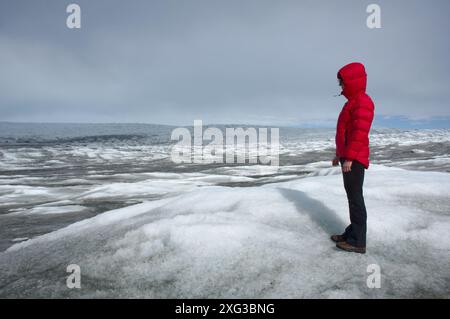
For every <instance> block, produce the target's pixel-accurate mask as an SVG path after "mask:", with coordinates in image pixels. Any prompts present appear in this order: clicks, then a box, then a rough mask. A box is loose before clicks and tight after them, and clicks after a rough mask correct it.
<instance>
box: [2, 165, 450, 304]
mask: <svg viewBox="0 0 450 319" xmlns="http://www.w3.org/2000/svg"><path fill="white" fill-rule="evenodd" d="M333 170H334V172H332V173H328V174H324V176H320V175H322V174H318V175H319V176H311V177H306V178H298V179H296V180H293V181H289V182H282V183H271V184H266V185H264V186H257V187H246V188H230V187H221V186H208V185H206V186H203V187H198V188H194V189H191V190H188V191H186V192H183V193H182V194H179V195H176V196H174V197H170V198H164V199H160V200H154V201H149V202H144V203H141V204H137V205H133V206H129V207H125V208H121V209H117V210H112V211H109V212H106V213H103V214H100V215H97V216H95V217H93V218H91V219H85V220H83V221H80V222H78V223H75V224H72V225H70V226H68V227H65V228H63V229H60V230H58V231H55V232H52V233H49V234H46V235H43V236H40V237H37V238H34V239H31V240H27V241H24V242H21V243H17V244H15V245H13V246H12V247H10V248H9V249H8V250H7V251H6V252H3V253H1V255H0V274H1V275H0V279H1V280H0V282H1V283H0V287H2V288H1V289H0V296H2V297H11V296H28V297H150V298H215V297H217V298H222V297H224V298H312V297H319V298H360V297H368V298H375V297H448V296H449V293H450V290H449V289H450V235H449V230H450V178H449V175H448V173H437V172H417V171H408V170H403V169H399V168H389V167H384V166H381V165H373V166H372V167H371V169H369V170H368V171H367V175H366V184H365V196H366V204H367V208H368V218H369V222H368V251H367V254H366V255H358V254H350V253H345V252H342V251H338V250H337V249H336V248H335V247H334V245H333V244H332V242H331V241H330V240H329V235H330V234H332V233H335V232H340V231H342V229H343V227H345V225H346V223H347V221H348V211H347V209H348V208H347V203H346V200H345V194H344V190H343V187H342V180H341V179H342V176H341V175H340V172H339V169H338V168H334V169H333ZM69 264H78V265H80V267H81V273H82V288H81V289H79V290H69V289H68V288H67V287H66V286H65V280H64V278H65V276H67V273H66V272H65V267H66V266H67V265H69ZM370 264H378V265H379V266H380V267H381V276H382V281H381V288H379V289H370V288H368V287H367V285H366V280H367V276H368V273H367V267H368V265H370Z"/></svg>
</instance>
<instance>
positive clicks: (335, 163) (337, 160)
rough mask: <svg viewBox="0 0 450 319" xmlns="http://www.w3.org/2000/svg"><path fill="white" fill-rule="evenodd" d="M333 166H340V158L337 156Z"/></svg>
mask: <svg viewBox="0 0 450 319" xmlns="http://www.w3.org/2000/svg"><path fill="white" fill-rule="evenodd" d="M331 165H333V166H338V165H339V157H338V156H335V157H334V158H333V160H332V161H331Z"/></svg>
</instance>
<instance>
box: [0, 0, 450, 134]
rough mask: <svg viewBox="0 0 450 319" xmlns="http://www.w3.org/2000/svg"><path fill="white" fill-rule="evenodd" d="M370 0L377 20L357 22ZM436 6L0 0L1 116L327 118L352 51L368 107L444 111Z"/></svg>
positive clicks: (447, 7)
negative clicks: (376, 25) (364, 78)
mask: <svg viewBox="0 0 450 319" xmlns="http://www.w3.org/2000/svg"><path fill="white" fill-rule="evenodd" d="M72 2H73V3H77V4H79V5H80V7H81V29H78V30H74V29H68V28H67V26H66V18H67V16H68V13H66V7H67V5H68V4H70V3H72ZM370 3H377V4H379V5H380V6H381V22H382V28H381V29H369V28H367V26H366V18H367V16H368V15H369V14H368V13H366V7H367V5H368V4H370ZM449 12H450V1H448V0H442V1H439V0H434V1H425V0H421V1H419V0H395V1H392V0H389V1H375V0H371V1H362V0H342V1H336V0H330V1H317V0H316V1H302V0H292V1H288V0H279V1H275V0H270V1H269V0H186V1H179V0H176V1H175V0H147V1H140V0H130V1H125V0H123V1H117V0H72V1H63V0H30V1H23V0H0V121H21V122H26V121H30V122H140V123H159V124H176V125H188V124H192V123H193V120H194V119H202V120H203V121H204V122H205V123H251V124H273V125H303V124H305V123H306V124H312V125H321V124H325V125H326V124H327V123H335V120H336V117H337V115H338V113H339V111H340V109H341V107H342V105H343V103H344V102H345V99H344V98H343V97H333V95H334V94H337V93H338V92H339V90H338V86H337V81H336V72H337V70H338V69H339V68H340V67H341V66H343V65H344V64H346V63H349V62H352V61H360V62H363V63H364V64H365V65H366V68H367V72H368V76H369V80H368V93H369V94H370V95H371V96H372V98H373V100H374V101H375V104H376V113H377V115H378V116H383V117H397V116H402V117H407V118H411V119H415V120H417V119H419V120H420V119H427V118H449V117H450V107H449V101H450V90H449V89H450V59H449V56H450V52H449V49H450V41H449V32H450V18H449Z"/></svg>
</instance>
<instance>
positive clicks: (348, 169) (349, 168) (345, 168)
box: [342, 161, 353, 173]
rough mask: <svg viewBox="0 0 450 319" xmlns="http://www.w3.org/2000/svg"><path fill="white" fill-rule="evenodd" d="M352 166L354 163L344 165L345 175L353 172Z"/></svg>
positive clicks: (347, 162)
mask: <svg viewBox="0 0 450 319" xmlns="http://www.w3.org/2000/svg"><path fill="white" fill-rule="evenodd" d="M352 164H353V161H345V162H344V164H343V165H342V171H343V172H344V173H348V172H350V171H351V170H352Z"/></svg>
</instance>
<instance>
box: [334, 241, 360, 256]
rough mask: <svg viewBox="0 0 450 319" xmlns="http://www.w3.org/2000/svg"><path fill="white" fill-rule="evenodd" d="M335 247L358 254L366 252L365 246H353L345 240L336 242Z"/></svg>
mask: <svg viewBox="0 0 450 319" xmlns="http://www.w3.org/2000/svg"><path fill="white" fill-rule="evenodd" d="M336 247H337V248H339V249H342V250H345V251H349V252H352V253H358V254H365V253H366V247H355V246H352V245H350V244H349V243H347V242H345V241H341V242H338V243H337V244H336Z"/></svg>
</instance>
